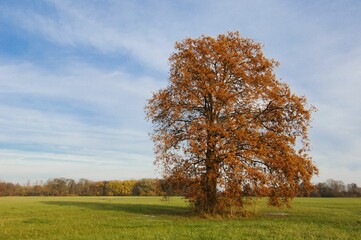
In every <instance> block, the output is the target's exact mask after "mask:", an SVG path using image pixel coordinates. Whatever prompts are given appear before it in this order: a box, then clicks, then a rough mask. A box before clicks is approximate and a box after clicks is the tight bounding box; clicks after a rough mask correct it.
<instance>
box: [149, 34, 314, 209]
mask: <svg viewBox="0 0 361 240" xmlns="http://www.w3.org/2000/svg"><path fill="white" fill-rule="evenodd" d="M175 49H176V51H175V53H173V54H172V56H171V57H170V59H169V61H170V78H169V80H170V82H169V85H168V86H167V87H166V88H164V89H161V90H159V91H158V92H156V93H154V95H153V97H152V98H151V99H150V100H149V101H148V103H147V106H146V113H147V118H148V119H150V120H151V121H152V123H153V124H154V132H153V134H152V138H153V140H154V142H155V153H156V161H155V163H156V164H157V165H159V166H160V167H161V168H162V170H163V172H164V175H165V177H166V178H167V179H168V180H171V181H173V182H174V183H175V184H178V185H181V186H182V187H183V189H184V188H185V189H186V190H185V192H186V197H188V198H189V199H190V200H191V201H192V202H193V203H194V205H195V206H196V208H197V209H198V210H199V211H200V212H204V213H208V214H214V213H219V212H224V211H230V210H229V209H232V208H233V207H241V208H242V206H243V204H244V199H245V198H244V197H250V196H251V197H258V196H268V197H269V203H270V204H272V205H278V206H279V205H282V204H288V201H289V199H291V198H292V197H294V196H296V195H297V194H299V193H300V192H301V191H306V192H308V191H309V190H310V189H311V188H312V186H311V184H310V180H311V177H312V175H314V174H317V172H318V170H317V168H316V166H315V165H314V164H313V162H312V159H311V156H310V155H309V154H308V152H309V139H308V135H307V130H308V128H309V125H310V120H311V112H312V110H314V108H313V107H309V106H308V105H307V101H306V98H305V97H299V96H296V95H295V94H293V93H292V92H291V91H290V88H289V86H288V85H287V84H285V83H281V82H280V81H278V80H277V79H276V76H275V74H274V72H273V70H274V68H275V67H276V66H278V62H277V61H275V60H273V59H268V58H266V57H265V56H264V55H263V53H262V49H261V45H260V44H259V43H256V42H254V41H253V40H252V39H247V38H242V37H241V36H240V34H239V33H238V32H230V33H228V34H221V35H218V37H217V38H212V37H208V36H201V37H200V38H197V39H192V38H187V39H185V40H183V41H182V42H177V43H176V45H175Z"/></svg>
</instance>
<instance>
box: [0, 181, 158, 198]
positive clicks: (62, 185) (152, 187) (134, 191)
mask: <svg viewBox="0 0 361 240" xmlns="http://www.w3.org/2000/svg"><path fill="white" fill-rule="evenodd" d="M162 185H163V182H162V180H159V179H141V180H123V181H122V180H112V181H90V180H88V179H79V180H78V181H76V180H73V179H68V178H53V179H49V180H48V181H46V182H45V183H35V184H30V183H28V184H26V185H20V184H14V183H9V182H1V181H0V196H157V195H162V194H163V190H162Z"/></svg>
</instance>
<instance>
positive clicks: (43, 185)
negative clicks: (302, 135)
mask: <svg viewBox="0 0 361 240" xmlns="http://www.w3.org/2000/svg"><path fill="white" fill-rule="evenodd" d="M167 195H169V196H172V195H183V194H182V189H175V188H174V187H172V186H170V185H169V184H168V182H167V181H166V180H162V179H149V178H145V179H141V180H112V181H91V180H88V179H83V178H82V179H79V180H74V179H69V178H53V179H49V180H47V181H46V182H35V183H31V182H30V181H28V183H27V184H23V185H21V184H19V183H11V182H4V181H1V180H0V196H167ZM310 196H311V197H361V187H359V186H357V184H356V183H350V184H345V183H344V182H342V181H338V180H334V179H328V180H327V181H325V182H321V183H317V184H315V185H314V190H313V191H312V192H311V193H310Z"/></svg>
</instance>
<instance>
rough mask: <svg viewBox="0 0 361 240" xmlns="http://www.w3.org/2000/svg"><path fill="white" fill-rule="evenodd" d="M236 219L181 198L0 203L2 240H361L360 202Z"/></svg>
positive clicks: (335, 201) (334, 201) (260, 211)
mask: <svg viewBox="0 0 361 240" xmlns="http://www.w3.org/2000/svg"><path fill="white" fill-rule="evenodd" d="M250 210H251V211H252V212H253V213H254V214H253V216H249V217H241V218H238V219H225V218H223V219H221V218H201V217H197V216H195V215H194V214H193V213H192V212H191V211H190V210H189V208H188V207H187V202H186V201H185V200H184V199H183V198H181V197H171V198H170V199H169V200H168V201H164V199H162V198H161V197H1V198H0V239H6V240H10V239H22V240H23V239H47V240H49V239H50V240H51V239H361V199H360V198H297V199H295V200H294V201H293V204H292V208H282V209H278V208H273V207H268V206H267V205H266V204H265V201H264V200H261V201H260V202H259V204H257V206H253V207H251V208H250Z"/></svg>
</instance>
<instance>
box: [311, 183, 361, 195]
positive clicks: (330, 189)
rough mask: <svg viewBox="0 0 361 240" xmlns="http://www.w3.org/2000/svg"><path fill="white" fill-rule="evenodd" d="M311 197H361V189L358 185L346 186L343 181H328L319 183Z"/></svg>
mask: <svg viewBox="0 0 361 240" xmlns="http://www.w3.org/2000/svg"><path fill="white" fill-rule="evenodd" d="M310 196H311V197H361V188H360V187H358V186H357V184H356V183H350V184H345V183H344V182H342V181H338V180H334V179H328V180H327V181H326V182H321V183H317V184H316V185H315V189H314V191H312V192H311V194H310Z"/></svg>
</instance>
